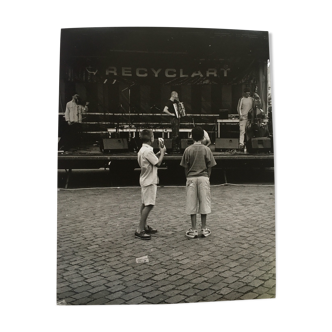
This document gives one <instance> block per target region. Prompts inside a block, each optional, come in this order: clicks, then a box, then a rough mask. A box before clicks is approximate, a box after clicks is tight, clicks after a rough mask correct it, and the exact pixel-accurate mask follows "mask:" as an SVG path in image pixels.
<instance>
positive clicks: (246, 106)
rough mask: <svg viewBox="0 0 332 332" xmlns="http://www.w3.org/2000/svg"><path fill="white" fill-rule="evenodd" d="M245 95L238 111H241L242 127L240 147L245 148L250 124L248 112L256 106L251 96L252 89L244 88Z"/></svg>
mask: <svg viewBox="0 0 332 332" xmlns="http://www.w3.org/2000/svg"><path fill="white" fill-rule="evenodd" d="M243 92H244V95H243V97H242V98H240V99H239V102H238V108H237V111H238V113H239V127H240V137H239V141H240V142H239V148H240V150H243V149H244V135H245V133H246V128H247V124H248V113H249V112H251V111H252V109H253V106H254V99H253V98H252V97H250V89H249V88H245V89H244V91H243Z"/></svg>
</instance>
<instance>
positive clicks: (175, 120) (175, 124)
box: [163, 91, 181, 152]
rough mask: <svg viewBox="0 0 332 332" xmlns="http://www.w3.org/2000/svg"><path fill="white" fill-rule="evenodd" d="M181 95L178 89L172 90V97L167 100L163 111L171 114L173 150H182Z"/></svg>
mask: <svg viewBox="0 0 332 332" xmlns="http://www.w3.org/2000/svg"><path fill="white" fill-rule="evenodd" d="M178 105H179V95H178V93H177V92H176V91H172V92H171V97H170V99H169V100H167V102H166V104H165V107H164V109H163V112H164V113H166V114H168V115H170V116H171V117H172V118H171V128H172V148H173V152H180V144H179V143H180V136H179V132H180V118H181V114H180V110H179V106H178Z"/></svg>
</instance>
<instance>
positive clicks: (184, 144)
mask: <svg viewBox="0 0 332 332" xmlns="http://www.w3.org/2000/svg"><path fill="white" fill-rule="evenodd" d="M191 144H194V140H193V139H192V138H186V139H182V140H181V150H185V149H186V148H187V147H188V146H189V145H191Z"/></svg>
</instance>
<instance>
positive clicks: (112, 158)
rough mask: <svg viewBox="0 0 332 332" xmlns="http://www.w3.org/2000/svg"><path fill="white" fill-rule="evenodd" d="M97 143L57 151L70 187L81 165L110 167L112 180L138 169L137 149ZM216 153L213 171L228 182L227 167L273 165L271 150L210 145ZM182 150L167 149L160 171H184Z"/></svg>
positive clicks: (96, 167)
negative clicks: (103, 147) (106, 149)
mask: <svg viewBox="0 0 332 332" xmlns="http://www.w3.org/2000/svg"><path fill="white" fill-rule="evenodd" d="M98 149H99V148H98V147H90V148H89V147H88V148H84V149H79V150H77V151H71V152H70V151H69V152H66V153H58V169H59V170H60V169H64V170H66V174H67V178H66V184H65V188H68V186H69V181H70V176H71V173H72V171H73V170H75V169H76V170H78V169H100V168H104V169H107V170H108V171H109V176H110V184H111V185H112V179H114V178H117V177H119V176H131V175H133V174H134V173H137V172H138V171H139V165H138V163H137V153H135V152H116V153H102V152H101V151H100V150H98ZM211 150H212V152H213V156H214V158H215V160H216V162H217V166H215V167H214V168H213V173H215V172H221V173H222V174H223V180H224V183H227V171H228V170H232V169H240V170H241V169H243V170H248V169H253V168H256V169H257V168H258V169H262V171H263V170H264V169H266V168H269V169H271V168H273V167H274V155H273V154H272V153H243V152H239V151H236V150H232V151H229V152H218V151H215V148H214V145H211ZM181 158H182V153H177V154H172V153H168V154H166V155H165V157H164V162H163V165H162V166H161V167H160V169H159V174H161V172H162V173H164V174H166V175H167V174H170V175H172V174H174V173H178V172H180V173H181V174H182V173H183V169H182V167H181V166H180V165H179V164H180V161H181Z"/></svg>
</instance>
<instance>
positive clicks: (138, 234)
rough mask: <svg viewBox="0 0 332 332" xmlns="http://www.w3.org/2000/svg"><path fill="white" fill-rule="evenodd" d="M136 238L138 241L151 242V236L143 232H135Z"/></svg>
mask: <svg viewBox="0 0 332 332" xmlns="http://www.w3.org/2000/svg"><path fill="white" fill-rule="evenodd" d="M135 237H137V238H138V239H141V240H151V235H149V234H146V232H145V231H141V232H137V231H136V232H135Z"/></svg>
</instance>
